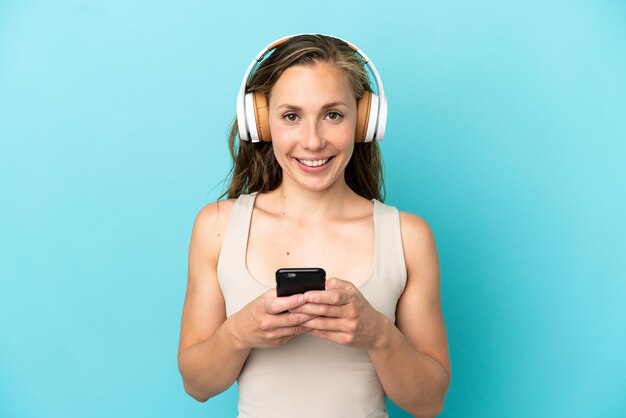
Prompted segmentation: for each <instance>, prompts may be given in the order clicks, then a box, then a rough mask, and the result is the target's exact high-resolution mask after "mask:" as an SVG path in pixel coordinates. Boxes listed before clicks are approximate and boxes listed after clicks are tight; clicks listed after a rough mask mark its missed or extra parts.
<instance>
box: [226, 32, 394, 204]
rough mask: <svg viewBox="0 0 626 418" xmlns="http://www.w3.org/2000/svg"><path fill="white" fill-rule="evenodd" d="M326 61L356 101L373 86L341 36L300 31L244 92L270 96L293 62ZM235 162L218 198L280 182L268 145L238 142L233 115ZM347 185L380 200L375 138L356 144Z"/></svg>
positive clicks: (268, 187)
mask: <svg viewBox="0 0 626 418" xmlns="http://www.w3.org/2000/svg"><path fill="white" fill-rule="evenodd" d="M317 62H325V63H329V64H332V65H334V66H335V67H336V68H338V69H340V70H342V71H344V72H345V74H346V76H347V79H348V80H349V82H350V87H351V88H352V91H353V93H354V97H355V98H356V100H357V101H358V100H359V99H360V98H361V96H362V95H363V92H364V91H365V90H368V91H371V88H370V85H369V80H368V77H367V72H366V71H365V65H364V62H363V60H362V59H361V58H360V57H359V56H358V55H357V54H355V53H354V51H353V50H352V48H350V46H349V45H348V44H347V43H345V42H344V41H342V40H340V39H337V38H333V37H330V36H325V35H298V36H294V37H293V38H290V39H288V40H287V41H285V42H284V43H282V44H280V45H279V46H277V47H276V49H275V50H274V51H273V52H272V53H271V55H269V57H267V58H266V59H265V60H264V61H263V62H262V63H261V65H260V66H259V68H257V70H256V71H255V72H254V74H252V76H251V77H250V79H249V80H248V83H247V86H246V92H247V93H249V92H253V91H260V92H263V93H264V94H265V95H266V96H267V98H268V101H269V98H270V96H271V93H272V88H273V87H274V84H275V83H276V81H278V79H279V78H280V76H281V75H282V73H283V72H284V71H285V70H286V69H287V68H289V67H292V66H294V65H311V66H312V65H315V64H316V63H317ZM228 147H229V150H230V154H231V157H232V159H233V166H232V168H231V170H230V172H229V174H228V177H227V178H229V179H230V181H229V184H228V188H227V189H226V191H225V192H224V193H223V194H222V196H221V197H224V196H226V197H228V198H237V197H239V195H241V194H247V193H252V192H261V193H262V192H268V191H271V190H274V189H275V188H276V187H278V186H279V185H280V183H281V182H282V176H283V172H282V168H281V167H280V165H279V164H278V162H277V161H276V158H275V156H274V151H273V149H272V144H271V143H268V142H256V143H252V142H250V141H241V140H240V139H239V129H238V124H237V120H235V121H234V122H233V125H232V127H231V130H230V135H229V139H228ZM345 180H346V183H347V184H348V186H349V187H350V188H351V189H352V190H353V191H354V192H355V193H357V194H359V195H360V196H363V197H364V198H366V199H377V200H379V201H383V200H384V179H383V173H382V158H381V155H380V149H379V148H378V144H377V143H376V142H367V143H357V144H355V146H354V152H353V154H352V158H351V159H350V161H349V162H348V165H347V167H346V170H345Z"/></svg>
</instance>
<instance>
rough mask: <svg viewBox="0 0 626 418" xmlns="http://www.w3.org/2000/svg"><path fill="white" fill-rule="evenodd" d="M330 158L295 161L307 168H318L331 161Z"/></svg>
mask: <svg viewBox="0 0 626 418" xmlns="http://www.w3.org/2000/svg"><path fill="white" fill-rule="evenodd" d="M332 158H333V157H330V158H322V159H319V160H301V159H300V158H296V160H298V162H299V163H301V164H304V165H306V166H307V167H319V166H322V165H324V164H326V163H328V162H329V161H330V160H332Z"/></svg>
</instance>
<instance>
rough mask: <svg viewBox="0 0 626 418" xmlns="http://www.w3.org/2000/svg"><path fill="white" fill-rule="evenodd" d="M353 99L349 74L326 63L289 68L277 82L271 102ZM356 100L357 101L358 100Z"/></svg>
mask: <svg viewBox="0 0 626 418" xmlns="http://www.w3.org/2000/svg"><path fill="white" fill-rule="evenodd" d="M350 98H353V99H354V95H353V93H352V90H351V87H350V82H349V81H348V77H347V75H346V74H345V72H343V71H342V70H340V69H339V68H337V67H336V66H334V65H332V64H329V63H326V62H317V63H315V64H313V65H294V66H292V67H289V68H287V69H286V70H285V71H284V72H283V73H282V74H281V76H280V77H279V78H278V80H277V81H276V84H274V87H273V88H272V91H271V95H270V101H274V102H275V103H276V102H283V101H284V102H291V101H298V102H302V101H306V102H312V103H314V102H317V101H322V102H327V101H328V100H331V101H332V100H337V101H339V100H341V101H349V100H350ZM354 101H355V102H356V99H354ZM277 104H280V103H277ZM292 104H300V103H292Z"/></svg>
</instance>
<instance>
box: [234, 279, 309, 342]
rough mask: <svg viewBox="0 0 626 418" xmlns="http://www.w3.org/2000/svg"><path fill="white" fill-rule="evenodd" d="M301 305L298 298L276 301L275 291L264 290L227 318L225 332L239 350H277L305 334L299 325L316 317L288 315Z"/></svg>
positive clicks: (284, 298)
mask: <svg viewBox="0 0 626 418" xmlns="http://www.w3.org/2000/svg"><path fill="white" fill-rule="evenodd" d="M305 303H306V302H305V301H304V296H303V295H301V294H299V295H292V296H287V297H276V290H275V289H272V290H268V291H267V292H265V293H263V294H262V295H261V296H259V297H258V298H256V299H254V300H253V301H252V302H250V303H248V304H247V305H246V306H244V307H243V308H242V309H241V310H240V311H239V312H237V313H235V314H234V315H233V316H231V317H230V318H229V320H228V321H227V323H228V325H227V329H228V331H229V332H230V333H232V335H233V336H234V337H235V339H236V340H237V342H238V346H239V348H240V349H242V350H246V349H251V348H271V347H277V346H279V345H282V344H284V343H286V342H287V341H289V340H291V339H292V338H293V337H294V336H296V335H298V334H301V333H303V332H307V328H304V327H302V326H301V324H302V323H304V322H307V321H310V320H311V319H314V318H316V317H317V316H318V315H311V314H304V313H296V312H289V310H290V309H295V308H297V307H299V306H302V305H304V304H305Z"/></svg>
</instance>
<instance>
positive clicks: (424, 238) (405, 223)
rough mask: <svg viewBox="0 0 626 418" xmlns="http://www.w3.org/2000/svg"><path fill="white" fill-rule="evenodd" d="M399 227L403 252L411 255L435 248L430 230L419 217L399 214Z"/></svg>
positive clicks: (405, 213)
mask: <svg viewBox="0 0 626 418" xmlns="http://www.w3.org/2000/svg"><path fill="white" fill-rule="evenodd" d="M400 227H401V231H402V244H403V245H404V249H405V252H409V253H412V252H414V251H424V250H427V249H429V248H431V247H432V248H434V247H435V237H434V235H433V232H432V229H431V228H430V225H428V223H427V222H426V221H425V220H424V219H422V218H421V217H419V216H417V215H414V214H412V213H408V212H400Z"/></svg>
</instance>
